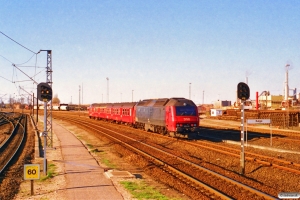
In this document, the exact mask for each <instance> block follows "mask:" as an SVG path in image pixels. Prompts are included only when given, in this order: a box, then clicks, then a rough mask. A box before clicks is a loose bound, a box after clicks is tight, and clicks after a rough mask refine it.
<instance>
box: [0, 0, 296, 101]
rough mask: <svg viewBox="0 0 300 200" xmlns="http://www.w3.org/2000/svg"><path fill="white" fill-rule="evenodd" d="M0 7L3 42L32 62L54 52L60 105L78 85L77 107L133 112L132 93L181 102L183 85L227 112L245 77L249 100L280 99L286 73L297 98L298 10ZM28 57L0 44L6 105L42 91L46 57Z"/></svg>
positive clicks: (229, 5)
mask: <svg viewBox="0 0 300 200" xmlns="http://www.w3.org/2000/svg"><path fill="white" fill-rule="evenodd" d="M0 5H1V6H0V19H1V20H0V31H1V32H2V33H4V34H6V35H7V36H9V37H10V38H12V39H14V40H15V41H17V42H18V43H20V44H22V45H23V46H25V47H26V48H28V49H30V50H31V51H33V52H38V51H39V50H40V49H43V50H48V49H50V50H52V69H53V74H52V80H53V93H54V94H56V95H58V97H59V99H60V100H61V102H62V103H70V102H71V100H72V103H78V102H79V85H80V86H81V87H82V86H83V103H85V104H88V103H94V102H102V99H103V101H104V102H106V101H107V99H108V101H109V102H120V101H127V102H131V101H132V93H133V99H134V101H138V100H140V99H147V98H166V97H185V98H189V85H191V97H192V100H193V101H194V102H195V103H197V104H198V103H202V101H203V91H204V103H212V102H214V101H217V100H218V99H220V100H230V101H232V103H233V102H234V101H235V100H236V87H237V84H238V83H239V82H245V80H246V76H248V84H249V87H250V90H251V95H250V98H251V99H255V92H256V91H258V92H259V93H261V92H262V91H265V90H267V91H270V93H271V94H273V95H279V94H283V88H284V85H283V84H284V81H285V65H286V64H287V63H288V64H290V65H291V69H290V71H289V87H290V88H297V89H298V93H299V92H300V81H299V78H298V77H299V74H300V37H299V36H300V12H299V10H300V2H299V1H296V0H295V1H291V0H287V1H276V0H272V1H271V0H270V1H255V0H254V1H226V0H222V1H221V0H220V1H217V0H215V1H201V0H200V1H196V0H195V1H188V0H184V1H177V0H172V1H169V0H167V1H158V0H157V1H156V0H151V1H139V0H131V1H104V0H103V1H96V0H89V1H74V0H73V1H71V0H65V1H33V0H28V1H16V0H12V1H5V0H0ZM31 51H29V50H27V49H25V48H23V47H21V46H20V45H18V44H16V43H15V42H13V41H11V40H10V39H8V38H7V37H5V36H4V35H3V34H0V97H1V96H3V95H5V94H7V95H5V96H3V99H4V100H5V101H7V98H8V97H9V95H11V96H15V97H16V98H19V97H20V96H19V95H21V96H22V95H27V93H26V92H25V91H24V90H26V91H28V92H31V91H33V92H36V85H35V84H33V82H32V81H30V79H29V78H28V76H29V77H31V78H33V79H34V80H35V81H36V82H38V83H39V82H45V81H46V72H45V67H46V53H45V52H41V53H40V54H37V55H35V54H33V53H32V52H31ZM12 64H16V66H18V68H19V69H20V70H22V71H23V72H24V73H25V74H26V75H27V76H26V75H24V74H23V73H22V72H21V71H20V70H19V69H17V68H14V67H13V66H12ZM107 77H108V78H109V98H108V96H107V80H106V78H107ZM189 83H191V84H189ZM19 87H22V88H24V90H20V89H19ZM81 90H82V89H81ZM132 90H134V91H133V92H132ZM290 93H292V92H290ZM81 98H82V97H81ZM81 101H82V99H81ZM81 103H82V102H81Z"/></svg>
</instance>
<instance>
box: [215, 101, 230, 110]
mask: <svg viewBox="0 0 300 200" xmlns="http://www.w3.org/2000/svg"><path fill="white" fill-rule="evenodd" d="M224 107H231V101H227V100H226V101H216V102H214V108H224Z"/></svg>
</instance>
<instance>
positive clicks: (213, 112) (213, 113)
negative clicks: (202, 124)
mask: <svg viewBox="0 0 300 200" xmlns="http://www.w3.org/2000/svg"><path fill="white" fill-rule="evenodd" d="M223 112H224V110H223V109H210V116H213V117H216V116H220V115H223Z"/></svg>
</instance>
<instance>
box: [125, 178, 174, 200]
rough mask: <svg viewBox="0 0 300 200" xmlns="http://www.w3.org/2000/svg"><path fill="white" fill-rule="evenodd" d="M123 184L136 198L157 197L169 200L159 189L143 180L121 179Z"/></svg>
mask: <svg viewBox="0 0 300 200" xmlns="http://www.w3.org/2000/svg"><path fill="white" fill-rule="evenodd" d="M120 184H121V185H123V186H124V187H125V188H126V189H127V190H128V191H129V192H130V193H131V194H132V196H133V198H136V199H138V200H142V199H159V200H169V198H168V197H166V196H164V195H163V194H161V193H160V192H159V191H157V190H155V189H154V188H153V187H151V186H148V185H147V184H146V183H145V182H140V183H137V182H131V181H121V182H120Z"/></svg>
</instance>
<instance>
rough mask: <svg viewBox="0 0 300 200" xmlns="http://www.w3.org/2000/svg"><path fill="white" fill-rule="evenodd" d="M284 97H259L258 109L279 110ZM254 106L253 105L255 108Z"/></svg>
mask: <svg viewBox="0 0 300 200" xmlns="http://www.w3.org/2000/svg"><path fill="white" fill-rule="evenodd" d="M283 99H284V96H282V95H278V96H275V95H269V96H259V97H258V104H259V109H272V110H273V109H280V108H281V102H282V101H283ZM255 106H256V105H253V108H255Z"/></svg>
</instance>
